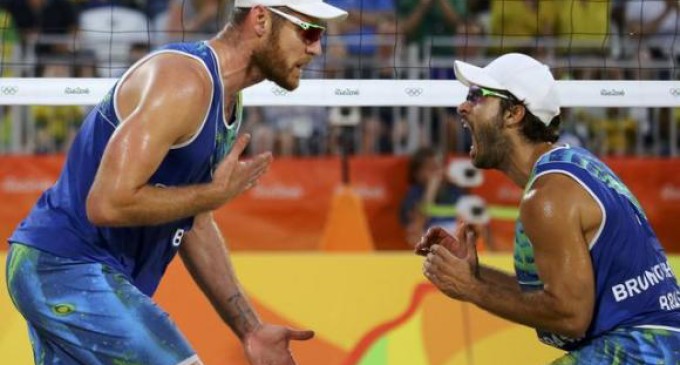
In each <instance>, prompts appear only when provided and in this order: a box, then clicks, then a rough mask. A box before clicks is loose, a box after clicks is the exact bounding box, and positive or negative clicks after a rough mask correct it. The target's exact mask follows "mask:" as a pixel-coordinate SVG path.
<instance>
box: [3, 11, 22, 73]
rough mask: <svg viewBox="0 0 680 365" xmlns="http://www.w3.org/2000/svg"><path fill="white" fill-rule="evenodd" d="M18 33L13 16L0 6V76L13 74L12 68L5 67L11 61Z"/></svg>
mask: <svg viewBox="0 0 680 365" xmlns="http://www.w3.org/2000/svg"><path fill="white" fill-rule="evenodd" d="M18 40H19V35H18V33H17V29H16V26H15V24H14V18H13V17H12V14H10V13H9V12H8V11H7V10H5V9H4V8H1V7H0V52H2V53H1V54H0V57H1V58H0V76H2V77H10V76H13V75H14V74H13V70H12V69H11V68H10V67H7V65H8V64H10V63H11V61H12V59H13V57H14V54H15V53H14V52H15V48H16V46H17V45H18Z"/></svg>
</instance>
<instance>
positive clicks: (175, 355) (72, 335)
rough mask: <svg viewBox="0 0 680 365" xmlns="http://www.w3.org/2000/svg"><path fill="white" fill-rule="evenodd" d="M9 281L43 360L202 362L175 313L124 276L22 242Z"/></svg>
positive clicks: (129, 364) (130, 364)
mask: <svg viewBox="0 0 680 365" xmlns="http://www.w3.org/2000/svg"><path fill="white" fill-rule="evenodd" d="M7 286H8V288H9V294H10V297H11V298H12V301H13V302H14V305H15V306H16V308H17V309H18V310H19V312H21V314H22V315H23V316H24V318H25V319H26V320H27V322H28V330H29V336H30V339H31V344H32V345H33V354H34V357H35V363H36V364H40V365H43V364H45V365H48V364H49V365H53V364H54V365H56V364H60V365H62V364H63V365H71V364H88V365H109V364H111V365H114V364H115V365H123V364H124V365H136V364H140V365H141V364H144V365H150V364H151V365H178V364H190V363H193V362H194V361H198V357H197V355H196V352H195V351H194V350H193V349H192V348H191V346H190V345H189V343H188V342H187V340H186V339H185V338H184V336H182V334H181V333H180V332H179V330H178V329H177V327H176V326H175V325H174V323H173V322H172V321H171V320H170V318H169V316H168V314H167V313H165V312H164V311H163V310H162V309H160V308H159V307H158V306H157V305H156V304H155V303H154V302H153V300H151V298H149V297H148V296H146V295H145V294H143V293H142V292H140V291H139V290H138V289H137V288H136V287H135V286H134V285H132V284H131V283H130V282H129V281H128V280H127V279H126V278H125V276H123V275H122V274H120V273H118V272H115V271H114V270H112V269H110V268H108V267H107V266H104V265H102V264H98V263H91V262H82V261H77V260H71V259H67V258H62V257H57V256H54V255H51V254H49V253H45V252H43V251H39V250H37V249H34V248H31V247H28V246H25V245H21V244H17V243H14V244H12V245H11V248H10V253H9V255H8V257H7Z"/></svg>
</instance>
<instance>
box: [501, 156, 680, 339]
mask: <svg viewBox="0 0 680 365" xmlns="http://www.w3.org/2000/svg"><path fill="white" fill-rule="evenodd" d="M553 173H557V174H564V175H567V176H569V177H571V178H572V179H574V180H576V182H577V183H578V184H580V185H581V186H582V187H583V188H584V189H585V190H586V191H587V192H588V193H589V194H590V195H591V196H592V197H593V199H595V201H596V202H597V204H598V205H599V206H600V208H601V210H602V216H603V219H602V224H601V226H600V228H599V230H598V232H597V233H596V235H595V237H593V240H592V242H589V248H590V257H591V260H592V264H593V272H594V274H595V275H594V277H595V295H596V296H595V311H594V313H593V319H592V322H591V323H590V327H589V328H588V331H587V333H586V336H585V338H579V339H575V338H568V337H565V336H561V335H557V334H553V333H547V332H544V331H540V330H539V331H538V336H539V338H540V339H541V341H542V342H544V343H546V344H549V345H552V346H555V347H558V348H561V349H564V350H567V351H569V350H573V349H575V348H577V347H578V346H580V345H582V344H584V343H586V342H587V340H588V339H590V338H594V337H597V336H599V335H601V334H603V333H606V332H608V331H611V330H613V329H614V328H629V327H650V328H655V327H656V328H665V329H670V330H673V331H679V332H680V287H678V283H677V280H676V277H675V276H674V274H673V272H672V271H671V267H670V265H669V263H668V261H667V258H666V255H665V253H664V251H663V249H662V247H661V244H660V243H659V240H658V239H657V238H656V235H655V234H654V232H653V231H652V228H651V226H650V224H649V222H648V221H647V217H646V216H645V213H644V211H643V210H642V207H641V206H640V203H639V202H638V201H637V199H636V198H635V197H634V196H633V194H632V193H631V192H630V191H629V190H628V188H627V187H626V186H625V185H624V184H623V183H622V182H621V180H620V179H619V178H618V177H617V176H616V175H615V174H614V173H613V172H612V171H611V170H610V169H609V167H607V166H606V165H605V164H604V163H602V162H601V161H600V160H598V159H597V158H596V157H595V156H593V155H592V154H591V153H590V152H588V151H586V150H584V149H581V148H572V147H569V146H565V147H561V148H557V149H554V150H552V151H549V152H548V153H546V154H544V155H543V156H541V157H540V158H539V159H538V161H537V162H536V165H535V166H534V169H533V171H532V174H531V177H530V178H529V182H528V184H527V186H526V188H525V191H528V190H529V189H530V188H531V186H532V184H533V183H534V181H536V179H538V178H539V177H541V176H543V175H546V174H553ZM514 251H515V252H514V261H515V272H516V274H517V280H518V281H519V284H520V287H521V288H522V290H525V291H531V290H540V289H542V288H543V283H542V282H541V278H540V277H539V276H538V272H537V270H536V265H535V262H534V251H533V247H532V244H531V242H530V240H529V238H528V237H527V235H526V234H525V232H524V229H523V226H522V222H521V221H519V220H518V221H517V223H516V226H515V249H514Z"/></svg>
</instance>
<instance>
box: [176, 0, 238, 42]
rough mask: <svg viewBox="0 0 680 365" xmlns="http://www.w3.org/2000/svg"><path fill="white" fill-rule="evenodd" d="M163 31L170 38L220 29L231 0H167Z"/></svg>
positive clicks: (177, 39)
mask: <svg viewBox="0 0 680 365" xmlns="http://www.w3.org/2000/svg"><path fill="white" fill-rule="evenodd" d="M169 1H170V2H171V3H170V9H169V11H168V17H167V24H166V28H165V31H166V32H167V36H168V38H169V39H170V40H174V41H182V40H192V39H197V38H200V36H201V35H202V34H210V33H215V32H217V31H218V30H220V29H222V26H223V25H224V24H225V22H226V20H227V19H226V15H227V14H228V11H229V9H230V8H229V6H230V5H231V3H232V1H229V0H169Z"/></svg>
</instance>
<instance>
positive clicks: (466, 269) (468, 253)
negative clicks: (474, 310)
mask: <svg viewBox="0 0 680 365" xmlns="http://www.w3.org/2000/svg"><path fill="white" fill-rule="evenodd" d="M476 239H477V234H476V228H475V227H473V226H471V225H469V224H466V223H462V224H460V225H459V226H458V228H457V229H456V233H455V237H454V236H452V235H450V234H449V233H448V232H446V230H444V229H442V228H439V227H434V228H431V229H429V230H428V231H427V233H425V235H424V236H423V238H422V239H421V240H420V242H419V243H418V245H417V246H416V254H418V255H421V256H425V261H424V262H423V274H424V275H425V277H426V278H427V279H428V280H430V282H432V284H434V285H435V286H436V287H437V288H438V289H439V290H441V291H442V292H443V293H444V294H446V295H447V296H449V297H451V298H454V299H459V300H466V298H467V294H469V293H470V292H471V289H472V288H473V287H474V286H475V285H476V283H477V281H478V265H479V264H478V259H477V248H476V246H475V241H476Z"/></svg>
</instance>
